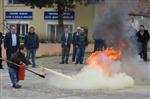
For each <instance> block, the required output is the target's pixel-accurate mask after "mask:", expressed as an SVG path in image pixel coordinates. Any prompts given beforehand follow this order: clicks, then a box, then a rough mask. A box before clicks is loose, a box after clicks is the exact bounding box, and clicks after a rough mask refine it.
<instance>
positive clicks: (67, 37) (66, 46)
mask: <svg viewBox="0 0 150 99" xmlns="http://www.w3.org/2000/svg"><path fill="white" fill-rule="evenodd" d="M71 42H72V34H71V33H70V31H69V29H68V28H65V33H63V34H62V36H61V47H62V60H61V64H64V63H66V64H68V59H69V52H70V47H71Z"/></svg>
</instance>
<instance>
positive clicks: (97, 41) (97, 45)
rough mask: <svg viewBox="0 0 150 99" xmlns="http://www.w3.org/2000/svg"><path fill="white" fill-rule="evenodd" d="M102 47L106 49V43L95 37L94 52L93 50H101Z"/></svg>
mask: <svg viewBox="0 0 150 99" xmlns="http://www.w3.org/2000/svg"><path fill="white" fill-rule="evenodd" d="M103 49H106V43H105V41H104V40H103V39H101V38H99V39H95V40H94V52H95V51H102V50H103Z"/></svg>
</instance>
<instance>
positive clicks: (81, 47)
mask: <svg viewBox="0 0 150 99" xmlns="http://www.w3.org/2000/svg"><path fill="white" fill-rule="evenodd" d="M77 41H78V42H77V47H78V49H77V58H76V64H78V63H79V62H80V64H83V60H84V54H85V48H86V46H87V45H88V38H87V35H86V33H85V32H84V29H83V28H81V31H80V34H79V37H78V38H77Z"/></svg>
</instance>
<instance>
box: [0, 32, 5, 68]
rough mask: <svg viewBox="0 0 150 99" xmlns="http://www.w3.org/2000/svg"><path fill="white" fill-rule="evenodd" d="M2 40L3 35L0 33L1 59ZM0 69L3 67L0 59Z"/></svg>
mask: <svg viewBox="0 0 150 99" xmlns="http://www.w3.org/2000/svg"><path fill="white" fill-rule="evenodd" d="M3 38H4V36H3V33H2V32H0V57H2V47H1V45H2V42H3ZM0 69H3V65H2V60H1V59H0Z"/></svg>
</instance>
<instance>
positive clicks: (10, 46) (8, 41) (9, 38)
mask: <svg viewBox="0 0 150 99" xmlns="http://www.w3.org/2000/svg"><path fill="white" fill-rule="evenodd" d="M19 46H20V41H19V34H18V33H17V29H16V27H15V26H13V27H11V31H10V32H8V33H6V36H5V38H4V48H5V49H6V56H7V60H10V57H11V55H12V54H13V53H15V52H16V51H17V50H18V49H19ZM7 65H8V67H9V63H7Z"/></svg>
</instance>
